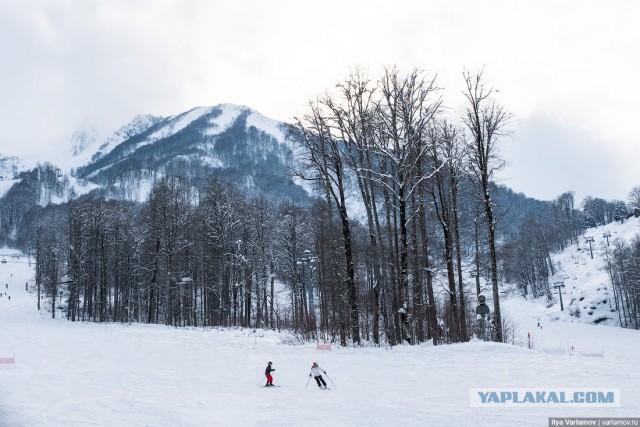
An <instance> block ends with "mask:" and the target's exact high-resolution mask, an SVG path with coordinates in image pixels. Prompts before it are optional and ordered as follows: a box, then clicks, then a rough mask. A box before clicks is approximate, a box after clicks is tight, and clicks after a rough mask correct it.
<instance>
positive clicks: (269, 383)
mask: <svg viewBox="0 0 640 427" xmlns="http://www.w3.org/2000/svg"><path fill="white" fill-rule="evenodd" d="M273 371H275V369H273V368H272V367H271V362H269V364H268V365H267V369H265V370H264V375H265V376H266V377H267V384H266V385H265V387H273V377H272V376H271V372H273Z"/></svg>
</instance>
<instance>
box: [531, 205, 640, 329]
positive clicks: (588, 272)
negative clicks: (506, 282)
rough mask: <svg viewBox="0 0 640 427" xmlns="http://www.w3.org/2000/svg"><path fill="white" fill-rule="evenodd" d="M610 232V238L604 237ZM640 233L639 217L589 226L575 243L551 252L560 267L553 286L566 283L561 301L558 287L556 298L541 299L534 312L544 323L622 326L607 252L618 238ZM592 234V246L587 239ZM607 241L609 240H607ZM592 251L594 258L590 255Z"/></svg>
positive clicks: (625, 239)
mask: <svg viewBox="0 0 640 427" xmlns="http://www.w3.org/2000/svg"><path fill="white" fill-rule="evenodd" d="M606 235H609V237H608V239H607V237H605V236H606ZM638 235H640V218H635V217H631V218H629V219H627V220H625V221H624V223H622V224H621V223H619V222H613V223H610V224H607V225H605V226H602V227H597V228H589V229H587V230H586V231H585V232H584V234H583V235H582V236H581V237H580V240H579V242H578V245H575V244H574V245H572V246H570V247H568V248H566V249H565V250H564V251H562V252H560V253H556V254H553V255H552V260H553V263H554V266H555V268H556V269H557V271H556V274H555V276H553V277H552V279H551V280H550V282H551V283H550V285H551V286H554V285H564V288H563V292H562V303H563V306H564V310H561V307H560V295H559V294H558V292H557V289H556V290H555V292H554V295H553V299H552V300H551V301H546V300H544V299H543V298H540V299H538V300H537V301H535V302H534V303H533V304H535V305H536V306H538V307H536V308H535V309H533V311H534V312H535V313H536V316H537V317H538V318H539V319H540V320H541V321H542V322H544V323H547V322H549V321H559V322H570V323H586V324H598V325H603V326H619V325H620V324H621V313H620V310H616V302H615V300H616V296H615V295H614V292H613V286H612V283H611V277H610V275H609V272H608V271H607V262H608V261H607V253H609V254H610V251H611V250H612V249H613V248H614V246H615V244H616V243H617V242H618V241H621V242H631V241H632V240H633V239H634V238H635V237H637V236H638ZM589 237H592V238H593V242H592V243H591V249H590V248H589V243H588V242H587V241H586V239H587V238H589ZM607 240H608V241H609V242H608V243H607ZM592 253H593V259H592V258H591V254H592Z"/></svg>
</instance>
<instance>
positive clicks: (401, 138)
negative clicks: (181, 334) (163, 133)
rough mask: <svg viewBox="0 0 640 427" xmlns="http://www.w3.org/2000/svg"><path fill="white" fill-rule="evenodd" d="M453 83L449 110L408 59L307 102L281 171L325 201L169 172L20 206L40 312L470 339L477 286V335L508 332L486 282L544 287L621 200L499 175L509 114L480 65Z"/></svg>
mask: <svg viewBox="0 0 640 427" xmlns="http://www.w3.org/2000/svg"><path fill="white" fill-rule="evenodd" d="M463 81H464V92H463V93H464V99H465V104H464V105H463V106H462V108H461V109H460V113H459V114H457V115H452V114H447V113H446V111H448V110H445V109H444V108H443V100H442V98H441V96H440V90H439V88H438V86H437V82H436V79H435V78H433V77H432V78H430V77H427V76H426V74H425V73H423V72H422V71H420V70H413V71H412V72H410V73H409V74H406V75H405V74H402V73H400V72H399V71H398V70H396V69H395V68H392V69H387V70H385V71H384V73H383V74H382V75H381V76H380V77H379V78H378V79H370V78H369V77H368V76H367V73H365V72H364V71H362V70H356V71H355V72H354V73H353V74H352V75H350V76H348V77H347V78H346V79H345V81H343V82H342V83H340V84H339V85H337V86H336V88H335V90H333V91H332V92H328V93H326V94H325V95H323V96H321V97H319V98H318V99H317V100H315V101H312V102H310V103H309V105H308V107H307V109H306V111H305V114H304V115H302V116H301V117H299V118H297V119H296V122H295V123H294V125H293V126H292V127H291V128H290V132H289V135H288V138H290V139H291V141H292V143H293V145H295V146H296V147H298V148H297V152H296V153H295V156H296V157H297V159H298V160H299V161H300V165H301V167H300V168H298V169H297V170H295V171H294V173H295V174H297V175H298V177H300V178H302V179H305V180H308V181H310V182H311V183H313V184H314V185H315V188H316V189H317V190H318V193H319V194H321V195H322V197H321V198H320V199H318V200H316V201H315V202H314V203H313V204H312V205H311V206H299V205H295V204H293V203H290V202H287V203H282V202H278V201H277V200H275V199H273V198H268V197H266V196H255V195H252V196H250V195H248V194H246V193H245V192H243V191H242V190H241V189H239V188H238V187H237V186H235V185H233V184H231V183H229V182H226V181H224V180H222V179H218V178H212V179H210V180H208V182H207V183H206V185H204V186H202V187H201V188H198V189H196V188H194V187H193V186H192V185H190V184H189V182H188V181H187V180H186V179H184V178H183V177H181V176H180V175H179V174H176V175H169V176H166V177H164V178H162V179H160V180H158V181H157V182H156V183H155V184H154V186H153V188H152V190H151V192H150V194H149V197H148V199H147V201H146V202H145V203H142V204H133V203H127V202H122V201H116V200H109V201H105V200H100V199H94V198H92V197H83V198H80V199H77V200H75V201H72V202H70V203H68V204H67V205H65V206H64V207H56V208H49V209H45V208H42V209H40V211H38V212H32V214H31V215H29V216H28V219H27V220H25V226H24V227H23V228H24V231H23V232H22V237H21V239H22V244H23V245H24V246H25V247H28V248H29V249H30V250H33V252H34V254H35V257H36V283H37V285H38V292H39V293H40V292H42V294H43V295H46V296H47V297H48V298H49V299H48V301H49V303H50V304H51V311H52V315H54V316H55V312H56V298H58V299H57V301H58V303H60V299H62V294H64V297H65V303H64V304H62V307H63V308H64V315H65V316H66V317H67V318H68V319H69V320H72V321H96V322H106V321H114V322H145V323H158V324H166V325H173V326H198V327H200V326H204V327H206V326H241V327H251V328H278V329H280V328H286V329H291V330H293V331H295V332H296V333H298V334H300V336H301V337H302V338H303V339H327V340H331V341H338V342H340V343H341V344H342V345H348V344H350V343H351V344H355V345H359V344H362V343H363V342H365V341H366V342H372V343H374V344H381V343H390V344H398V343H402V342H407V343H411V344H418V343H421V342H424V341H426V340H430V339H432V340H433V342H434V343H436V344H439V343H446V342H462V341H467V340H468V339H469V338H470V337H471V336H473V335H474V334H476V333H477V332H478V331H477V329H476V328H477V327H478V326H477V324H476V315H475V306H476V301H477V297H478V296H479V295H480V294H481V293H482V294H485V296H487V298H488V300H489V301H490V304H491V308H492V322H491V337H492V339H493V340H495V341H506V340H507V339H509V337H507V336H506V333H505V331H504V330H503V329H504V322H505V320H504V319H503V318H502V316H501V310H500V297H501V287H500V286H499V282H500V281H506V282H509V283H516V284H517V285H518V287H519V288H520V290H521V291H522V293H523V295H527V294H532V295H533V296H534V297H539V296H547V297H548V296H549V295H550V294H551V291H550V289H549V280H550V277H551V276H553V274H555V271H554V268H555V266H554V265H553V263H552V261H551V257H550V254H551V252H552V251H554V250H560V249H563V248H564V247H566V246H567V245H571V244H574V243H576V244H577V242H578V239H579V237H580V234H581V232H582V230H583V229H584V228H585V227H586V226H588V224H589V223H590V221H592V220H594V221H602V222H601V223H606V221H611V220H613V219H615V218H619V217H620V215H623V212H622V210H621V209H622V208H621V207H620V204H619V203H617V202H606V201H603V200H600V199H592V198H588V199H587V200H586V201H585V203H584V206H583V208H584V210H583V211H582V212H581V211H580V210H579V209H578V208H576V206H574V204H575V201H574V197H573V193H571V192H567V193H564V194H562V195H560V196H559V197H558V198H557V199H556V200H554V201H552V202H538V201H532V200H527V199H526V198H525V197H523V196H522V195H516V194H514V193H512V192H510V191H508V190H506V189H504V188H500V187H499V186H496V184H495V183H494V178H495V174H496V172H497V171H498V170H499V169H500V168H502V167H503V166H504V162H503V161H502V159H501V158H500V154H499V144H501V142H502V141H503V137H504V136H505V135H506V134H507V126H508V124H509V121H510V115H509V113H508V112H507V111H506V110H505V109H504V107H502V106H501V105H500V104H499V103H498V102H497V100H496V99H495V92H494V91H493V90H492V89H491V88H489V87H488V86H487V85H486V84H485V82H484V79H483V76H482V72H479V73H476V74H473V73H470V72H467V71H465V72H464V73H463ZM519 205H522V206H519ZM34 209H36V211H37V210H38V208H37V207H36V208H34ZM625 212H626V211H625ZM52 224H56V226H51V225H52ZM619 252H620V254H622V253H623V252H624V254H626V255H625V257H626V258H624V257H623V258H624V259H623V260H622V261H620V259H619V258H620V257H621V256H622V255H619V254H618V253H617V252H615V251H613V252H612V254H611V259H612V261H611V265H612V267H611V274H612V280H614V282H615V281H616V280H617V283H618V285H617V286H618V287H617V294H616V295H617V296H619V299H620V306H619V307H620V310H621V312H622V311H624V318H625V322H626V323H627V324H631V322H632V319H635V326H636V327H637V302H638V289H637V283H638V282H637V281H635V278H634V277H635V276H633V274H632V273H631V272H630V271H632V270H630V268H631V267H632V266H633V265H634V264H633V262H631V261H629V260H630V259H631V260H633V259H634V258H633V256H632V255H629V254H630V253H631V254H632V253H633V251H630V250H626V251H622V250H620V251H619ZM618 255H619V256H618ZM616 256H618V258H616ZM629 257H630V258H629ZM617 266H620V267H619V270H615V269H616V268H618V267H617ZM614 270H615V271H614ZM633 271H635V270H633ZM630 283H633V284H634V285H630ZM633 286H636V287H633ZM60 291H62V293H60ZM38 304H40V299H38ZM616 304H618V302H616ZM621 319H622V318H621Z"/></svg>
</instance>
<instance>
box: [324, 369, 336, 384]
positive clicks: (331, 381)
mask: <svg viewBox="0 0 640 427" xmlns="http://www.w3.org/2000/svg"><path fill="white" fill-rule="evenodd" d="M324 374H325V375H326V376H327V378H329V381H331V384H333V386H334V387H335V386H336V384H335V383H334V382H333V380H332V379H331V377H330V376H329V374H327V373H326V372H325V373H324Z"/></svg>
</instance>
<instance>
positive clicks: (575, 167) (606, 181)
mask: <svg viewBox="0 0 640 427" xmlns="http://www.w3.org/2000/svg"><path fill="white" fill-rule="evenodd" d="M503 154H504V156H505V158H507V159H508V166H507V168H506V169H505V170H504V171H503V172H502V173H501V181H502V183H504V184H505V185H507V186H509V187H511V188H513V189H514V190H516V191H520V192H523V193H525V194H526V195H528V196H530V197H535V198H538V199H542V200H553V199H555V198H556V197H557V196H559V195H560V194H562V193H564V192H566V191H575V193H576V201H577V202H578V203H579V202H581V201H582V199H583V198H584V197H586V196H593V197H602V198H605V199H617V200H623V201H626V198H627V193H628V192H629V190H630V189H631V188H632V187H633V186H634V185H637V184H638V182H640V181H638V179H639V178H638V177H639V176H640V175H638V166H637V161H636V159H637V158H628V157H627V156H625V152H624V151H623V150H622V149H621V148H620V147H618V146H616V145H613V144H608V143H607V142H605V141H603V140H602V139H601V138H599V137H598V135H596V134H594V133H592V132H589V131H588V130H587V129H584V128H582V127H580V126H579V125H577V124H575V123H567V122H562V123H561V122H559V121H557V120H555V119H553V118H550V117H548V116H547V115H546V114H543V113H539V114H536V115H533V116H530V117H527V118H525V119H522V120H520V121H518V122H515V123H514V126H513V134H512V136H511V140H510V141H505V143H504V144H503Z"/></svg>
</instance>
